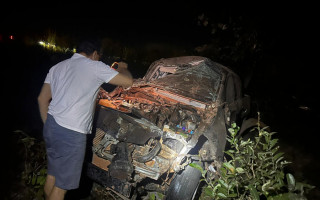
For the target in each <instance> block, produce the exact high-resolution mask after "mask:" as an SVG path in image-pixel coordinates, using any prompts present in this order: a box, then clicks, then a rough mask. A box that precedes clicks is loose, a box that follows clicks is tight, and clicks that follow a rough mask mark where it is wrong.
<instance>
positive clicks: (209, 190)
mask: <svg viewBox="0 0 320 200" xmlns="http://www.w3.org/2000/svg"><path fill="white" fill-rule="evenodd" d="M204 194H206V195H208V196H209V197H212V198H213V197H214V193H213V190H212V188H207V187H206V188H204Z"/></svg>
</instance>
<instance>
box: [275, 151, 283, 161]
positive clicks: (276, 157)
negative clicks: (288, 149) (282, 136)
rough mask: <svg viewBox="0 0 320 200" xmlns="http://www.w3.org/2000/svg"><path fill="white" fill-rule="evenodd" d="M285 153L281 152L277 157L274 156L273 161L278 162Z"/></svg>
mask: <svg viewBox="0 0 320 200" xmlns="http://www.w3.org/2000/svg"><path fill="white" fill-rule="evenodd" d="M283 154H284V153H283V152H280V153H277V154H276V155H275V156H273V160H274V161H276V160H277V159H278V158H280V157H281V156H282V155H283Z"/></svg>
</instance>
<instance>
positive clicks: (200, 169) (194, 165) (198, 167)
mask: <svg viewBox="0 0 320 200" xmlns="http://www.w3.org/2000/svg"><path fill="white" fill-rule="evenodd" d="M189 166H190V167H193V168H196V169H197V170H199V171H200V172H201V174H203V169H202V167H201V166H200V165H198V164H197V163H190V164H189Z"/></svg>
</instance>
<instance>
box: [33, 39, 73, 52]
mask: <svg viewBox="0 0 320 200" xmlns="http://www.w3.org/2000/svg"><path fill="white" fill-rule="evenodd" d="M38 44H39V45H40V46H43V47H44V48H46V49H48V50H53V51H60V52H65V53H67V52H69V51H70V52H76V50H75V49H73V50H70V49H69V48H64V47H60V46H57V45H55V44H51V43H49V42H44V41H42V40H40V41H39V42H38Z"/></svg>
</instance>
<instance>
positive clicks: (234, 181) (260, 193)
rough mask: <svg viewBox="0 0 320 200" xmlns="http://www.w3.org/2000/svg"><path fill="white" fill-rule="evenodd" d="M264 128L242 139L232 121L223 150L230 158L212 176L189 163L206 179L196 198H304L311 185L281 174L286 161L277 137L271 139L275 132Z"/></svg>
mask: <svg viewBox="0 0 320 200" xmlns="http://www.w3.org/2000/svg"><path fill="white" fill-rule="evenodd" d="M266 128H267V127H266ZM266 128H260V126H259V124H258V127H257V128H256V129H254V130H253V131H256V132H257V133H258V135H257V136H255V137H254V139H253V140H250V139H248V140H244V139H242V138H241V137H238V135H237V134H238V131H239V129H240V128H239V127H238V126H237V125H236V124H235V123H233V124H232V127H231V128H230V129H229V132H230V134H231V136H230V137H228V138H227V141H228V142H229V143H230V145H231V148H230V149H229V150H226V151H225V153H226V154H227V155H228V156H230V159H229V160H228V161H225V162H224V163H223V164H222V166H221V168H220V169H218V172H217V173H216V174H215V177H214V178H210V177H213V176H212V174H211V175H210V173H212V172H210V171H207V170H205V169H203V168H202V167H201V166H200V165H197V164H195V163H191V164H190V165H191V166H192V167H194V168H196V169H198V170H200V171H201V174H202V177H203V179H201V181H205V182H206V186H205V187H204V188H203V192H202V195H201V197H200V199H253V200H260V199H268V200H286V199H288V200H289V199H290V200H296V199H299V200H301V199H306V197H305V193H306V192H308V191H309V190H310V189H313V188H314V186H311V185H309V184H306V183H302V182H297V181H296V180H295V178H294V176H293V175H292V174H290V173H287V174H285V172H284V169H285V167H286V166H287V165H288V164H290V162H288V161H286V160H284V157H283V155H284V153H282V152H278V150H279V146H277V142H278V139H273V138H272V136H273V135H274V134H275V133H269V132H268V131H267V130H266Z"/></svg>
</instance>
